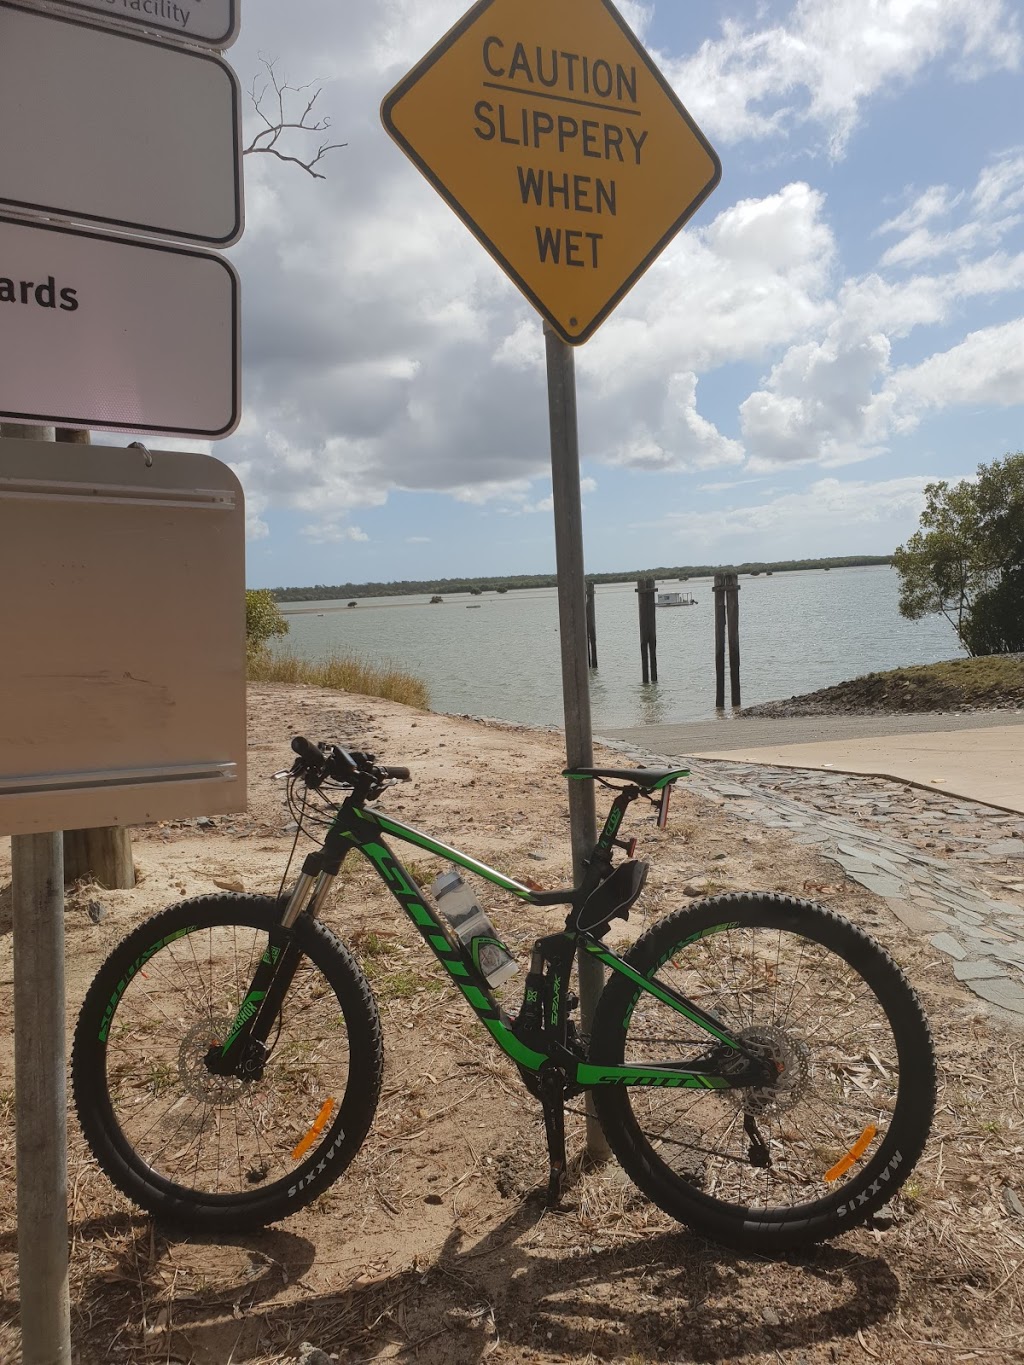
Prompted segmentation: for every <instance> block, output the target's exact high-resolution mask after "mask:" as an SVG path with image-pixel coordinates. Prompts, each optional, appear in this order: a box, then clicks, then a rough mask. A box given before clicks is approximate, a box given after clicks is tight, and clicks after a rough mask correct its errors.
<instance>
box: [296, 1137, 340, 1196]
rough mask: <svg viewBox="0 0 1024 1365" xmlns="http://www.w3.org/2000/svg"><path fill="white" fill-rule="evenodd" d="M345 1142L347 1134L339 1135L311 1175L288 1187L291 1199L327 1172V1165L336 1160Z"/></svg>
mask: <svg viewBox="0 0 1024 1365" xmlns="http://www.w3.org/2000/svg"><path fill="white" fill-rule="evenodd" d="M344 1141H345V1134H344V1133H343V1132H342V1133H339V1134H338V1136H337V1137H336V1138H335V1139H334V1141H333V1142H332V1143H331V1145H330V1147H328V1149H327V1151H326V1152H325V1153H324V1154H323V1156H322V1157H321V1158H320V1160H319V1161H318V1162H317V1163H316V1165H315V1166H314V1167H313V1169H312V1170H311V1171H310V1173H309V1175H304V1176H303V1177H302V1179H301V1180H299V1181H297V1182H296V1183H295V1184H294V1185H289V1186H288V1198H289V1199H294V1198H295V1196H296V1195H297V1194H298V1193H299V1191H300V1190H304V1189H305V1188H306V1186H307V1185H312V1183H313V1181H314V1180H315V1179H316V1178H317V1176H318V1175H322V1174H323V1172H324V1171H326V1170H327V1163H328V1162H329V1161H333V1160H334V1158H335V1157H336V1156H337V1154H338V1148H339V1147H340V1146H341V1144H342V1143H343V1142H344Z"/></svg>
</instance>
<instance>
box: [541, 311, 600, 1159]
mask: <svg viewBox="0 0 1024 1365" xmlns="http://www.w3.org/2000/svg"><path fill="white" fill-rule="evenodd" d="M544 341H545V346H546V350H547V371H548V418H549V421H550V425H551V491H552V494H553V500H554V510H555V563H556V567H557V571H558V624H559V635H560V638H561V645H562V706H563V710H564V715H565V757H566V764H567V766H568V767H570V768H590V767H592V766H593V763H594V742H593V732H592V730H591V722H590V675H589V672H588V666H589V665H588V656H587V614H586V580H585V578H584V572H583V511H582V503H581V498H580V445H579V424H578V422H577V418H576V363H575V359H574V357H573V353H572V347H571V346H569V345H568V344H567V343H566V342H564V341H563V340H562V339H561V337H559V336H558V335H557V334H556V332H555V331H554V329H553V328H552V327H550V326H545V328H544ZM569 827H570V838H571V840H572V871H573V880H574V881H575V882H576V884H577V885H579V883H580V881H581V880H582V878H583V873H584V871H585V869H586V864H587V860H588V859H589V858H590V855H591V854H592V853H593V851H594V845H595V844H596V843H597V816H596V813H595V808H594V784H593V782H570V783H569ZM579 974H580V1027H581V1031H582V1032H583V1034H584V1035H586V1036H589V1034H590V1027H591V1023H592V1021H593V1018H594V1010H595V1009H596V1008H597V999H598V996H599V995H600V994H601V988H602V986H603V985H604V968H603V967H602V966H601V964H600V962H598V961H597V959H596V958H594V957H591V956H590V954H589V953H581V954H580V957H579ZM587 1154H588V1155H589V1156H590V1157H591V1158H592V1159H593V1160H595V1161H606V1160H607V1159H608V1157H609V1156H610V1155H611V1150H610V1148H609V1146H608V1143H607V1140H606V1139H605V1136H604V1133H603V1132H602V1131H601V1125H600V1124H599V1123H598V1121H597V1115H596V1114H595V1112H594V1110H593V1105H592V1101H591V1098H590V1096H589V1095H588V1096H587Z"/></svg>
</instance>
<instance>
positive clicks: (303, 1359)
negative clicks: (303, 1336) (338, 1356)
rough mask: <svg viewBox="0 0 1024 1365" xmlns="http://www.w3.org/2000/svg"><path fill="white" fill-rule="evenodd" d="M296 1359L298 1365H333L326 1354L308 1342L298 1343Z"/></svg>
mask: <svg viewBox="0 0 1024 1365" xmlns="http://www.w3.org/2000/svg"><path fill="white" fill-rule="evenodd" d="M296 1359H297V1360H298V1362H299V1365H334V1362H333V1361H332V1360H331V1357H330V1356H329V1355H328V1354H327V1352H326V1351H321V1349H320V1347H319V1346H314V1345H313V1343H312V1342H310V1341H303V1342H301V1343H300V1345H299V1354H298V1356H297V1357H296Z"/></svg>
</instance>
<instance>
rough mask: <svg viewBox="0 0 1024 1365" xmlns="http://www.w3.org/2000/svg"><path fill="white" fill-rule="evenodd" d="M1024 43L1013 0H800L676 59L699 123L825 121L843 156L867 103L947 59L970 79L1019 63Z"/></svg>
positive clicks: (728, 136)
mask: <svg viewBox="0 0 1024 1365" xmlns="http://www.w3.org/2000/svg"><path fill="white" fill-rule="evenodd" d="M1022 52H1024V44H1022V40H1021V27H1020V20H1019V15H1018V12H1017V6H1016V5H1015V4H1013V3H1012V0H972V3H970V4H966V5H965V4H963V3H962V0H872V3H871V4H870V6H866V5H865V3H864V0H798V3H797V4H795V5H794V6H793V8H792V10H791V11H790V13H789V15H788V16H787V18H786V20H785V21H784V22H781V23H777V24H775V25H773V26H771V27H767V28H762V27H758V26H757V25H756V23H755V22H742V21H737V20H734V19H727V20H725V21H724V22H723V24H722V33H721V37H720V38H717V39H713V40H708V41H707V42H705V43H703V44H702V45H701V47H700V49H699V50H698V52H697V53H696V54H695V55H693V56H691V57H687V58H684V59H682V60H679V61H676V62H674V63H673V62H668V63H667V65H668V68H669V72H670V75H671V78H672V82H673V85H674V86H675V88H676V90H677V91H678V92H679V95H680V98H681V99H682V101H683V103H684V104H685V105H686V106H687V108H689V110H690V112H691V113H692V114H693V115H694V116H695V118H696V119H697V122H698V123H699V124H701V126H702V127H703V128H704V129H705V131H706V132H707V133H708V134H709V135H710V136H711V138H712V141H714V139H715V138H716V137H717V138H720V139H722V140H723V141H726V142H735V141H739V140H740V139H742V138H766V137H769V136H774V135H778V134H780V133H785V132H787V131H789V130H792V129H794V128H796V127H798V126H800V125H808V124H809V125H813V126H815V127H818V128H820V129H821V130H822V131H823V132H824V134H825V137H826V139H827V142H828V145H829V148H830V150H831V151H832V153H833V154H834V155H839V154H841V153H842V151H843V149H844V146H845V144H846V142H847V140H848V138H849V136H850V134H851V133H852V131H853V129H854V128H855V127H856V125H857V123H858V121H859V120H860V118H861V117H862V113H863V109H864V106H865V104H866V102H867V101H868V100H869V99H871V98H872V97H876V96H878V95H880V94H888V93H891V92H892V91H894V90H896V89H899V88H900V87H902V86H904V85H905V84H906V83H907V82H909V81H910V80H911V79H912V78H913V77H914V76H916V75H917V74H918V73H920V72H921V71H922V70H923V69H924V68H925V67H926V66H928V65H929V64H931V63H933V62H936V61H939V60H940V59H944V60H945V61H946V62H947V63H948V64H949V65H950V66H951V67H952V69H953V70H954V72H955V73H956V74H957V75H958V76H959V77H960V78H961V79H977V78H979V77H980V76H982V75H984V74H986V73H987V72H989V71H994V70H1016V69H1017V68H1018V67H1019V66H1020V63H1021V58H1022Z"/></svg>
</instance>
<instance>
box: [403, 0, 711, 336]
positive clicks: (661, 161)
mask: <svg viewBox="0 0 1024 1365" xmlns="http://www.w3.org/2000/svg"><path fill="white" fill-rule="evenodd" d="M381 116H382V118H383V121H384V126H385V127H386V128H387V130H388V132H389V133H390V134H391V136H392V137H393V138H394V139H395V141H396V142H397V143H398V144H399V146H400V147H401V148H402V149H403V151H405V152H406V154H407V155H408V156H409V157H411V159H412V160H413V161H414V162H415V163H416V165H417V166H418V167H419V168H420V170H421V171H422V172H423V174H424V175H425V176H426V177H427V179H428V180H429V181H430V182H431V184H432V185H433V186H434V188H435V189H436V190H438V192H439V193H440V194H441V195H442V196H443V197H444V198H445V199H446V200H447V201H448V203H449V204H450V205H451V207H452V208H453V209H454V210H455V212H456V213H457V214H458V215H459V217H460V218H461V219H462V221H463V222H464V223H465V224H466V226H467V227H468V228H469V230H470V231H471V232H472V233H473V234H474V236H475V237H476V238H477V239H478V240H479V241H480V242H481V243H482V244H483V245H484V246H485V247H486V248H487V250H488V251H489V252H490V253H491V255H492V256H493V257H494V259H495V260H496V261H497V262H498V264H499V265H500V266H501V267H502V269H503V270H504V271H505V272H506V273H507V274H508V275H509V276H511V278H512V279H513V280H514V281H515V283H516V284H517V285H518V286H519V288H520V289H521V290H522V291H523V293H524V294H525V295H526V297H527V298H528V299H529V300H530V301H531V303H533V305H534V306H535V307H536V308H537V309H538V310H539V311H540V312H541V313H542V314H543V315H544V317H546V318H547V319H548V321H549V322H550V323H551V324H552V325H553V326H554V327H555V329H556V330H557V331H558V332H559V333H560V334H561V335H562V336H563V337H564V338H565V340H566V341H569V342H572V343H573V344H574V345H578V344H580V343H581V342H584V341H586V340H587V338H588V337H590V336H591V335H592V334H593V333H594V331H595V330H596V329H597V328H598V327H599V326H600V324H601V323H602V322H603V321H604V319H605V318H606V317H607V316H608V314H609V313H610V312H611V311H612V310H613V309H614V308H615V307H616V305H617V304H618V303H619V302H620V300H621V299H622V298H623V296H624V295H625V294H626V293H627V292H628V291H629V290H630V289H631V288H632V286H633V285H634V284H635V283H636V281H637V280H638V279H639V278H640V276H641V275H642V274H643V272H644V271H645V270H646V269H647V267H648V266H649V265H650V264H651V262H652V261H653V260H654V259H655V257H656V256H657V255H658V254H659V252H661V251H662V249H663V248H664V247H665V246H666V245H667V244H668V242H669V241H670V240H671V238H672V237H673V236H674V235H675V234H676V233H677V232H678V231H679V229H680V228H681V227H682V226H683V224H684V223H685V222H686V220H687V219H688V218H689V217H690V215H691V214H692V213H694V211H695V210H696V209H697V208H698V207H699V206H700V205H701V204H702V203H703V202H704V200H705V199H706V198H707V196H708V195H709V194H710V193H711V191H712V190H713V189H714V188H715V186H716V185H717V184H718V182H719V180H720V179H721V175H722V167H721V163H720V162H719V160H718V157H717V156H716V155H715V153H714V151H713V150H712V148H711V146H710V145H709V143H708V141H707V139H706V138H705V137H704V135H703V134H702V133H701V131H700V129H699V128H698V127H697V125H696V124H695V123H694V121H693V119H692V118H691V117H690V115H689V114H688V113H687V112H686V110H685V109H684V108H683V106H682V104H681V103H680V102H679V100H678V99H677V98H676V96H675V94H674V92H673V91H672V89H671V87H670V86H669V84H668V82H667V81H666V80H665V78H664V76H662V74H661V72H660V71H658V69H657V67H656V66H655V65H654V63H653V62H652V61H651V58H650V56H649V55H648V54H647V52H646V51H645V50H644V49H643V47H642V46H641V45H640V43H639V41H638V39H637V38H636V36H635V35H634V34H633V33H632V32H631V31H630V29H629V28H628V27H627V25H626V23H625V21H624V20H623V18H622V16H621V15H620V14H619V12H618V11H617V10H616V8H615V6H614V5H613V4H612V3H611V0H479V3H478V4H476V5H474V6H473V8H472V9H471V10H470V11H469V12H468V13H467V14H466V15H464V16H463V18H462V19H461V20H460V21H459V22H458V23H457V24H456V25H455V27H454V28H453V29H451V30H450V32H448V33H447V34H446V35H445V36H444V37H443V38H442V39H441V41H440V42H439V43H438V44H437V45H436V47H434V48H433V49H432V50H431V51H430V52H428V53H427V55H426V56H425V57H424V58H423V60H422V61H421V62H419V63H418V65H416V66H415V67H414V68H413V69H412V71H410V72H409V74H408V75H407V76H406V77H405V78H404V80H402V81H400V82H399V84H398V85H397V86H396V87H395V89H394V90H392V92H391V94H390V95H388V97H387V98H386V99H385V101H384V104H383V107H382V110H381Z"/></svg>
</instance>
